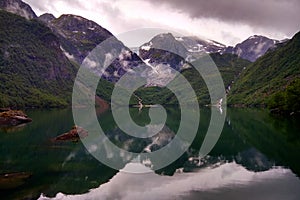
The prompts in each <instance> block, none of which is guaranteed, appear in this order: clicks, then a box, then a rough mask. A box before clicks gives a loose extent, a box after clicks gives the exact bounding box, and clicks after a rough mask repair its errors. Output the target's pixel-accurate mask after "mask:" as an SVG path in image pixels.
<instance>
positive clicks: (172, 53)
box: [139, 33, 188, 70]
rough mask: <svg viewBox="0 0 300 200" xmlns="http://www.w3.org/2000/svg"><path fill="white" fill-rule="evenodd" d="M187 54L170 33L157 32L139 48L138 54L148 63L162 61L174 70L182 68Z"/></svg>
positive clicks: (152, 63) (155, 64) (154, 64)
mask: <svg viewBox="0 0 300 200" xmlns="http://www.w3.org/2000/svg"><path fill="white" fill-rule="evenodd" d="M179 55H182V57H180V56H179ZM187 55H188V51H187V49H186V48H185V47H184V45H183V44H181V43H180V42H179V41H177V40H176V39H175V37H174V36H173V35H172V34H171V33H164V34H159V35H157V36H155V37H154V38H152V39H151V40H150V41H149V42H148V43H145V44H143V45H142V46H141V47H140V49H139V56H140V57H141V58H142V59H143V60H147V62H148V63H149V64H151V65H153V66H157V65H158V64H161V63H164V64H168V65H169V66H170V67H172V68H173V69H176V70H180V69H182V67H183V64H184V62H185V61H184V59H183V58H186V57H187Z"/></svg>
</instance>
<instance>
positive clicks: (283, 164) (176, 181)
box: [0, 107, 300, 200]
mask: <svg viewBox="0 0 300 200" xmlns="http://www.w3.org/2000/svg"><path fill="white" fill-rule="evenodd" d="M26 113H27V114H28V116H29V117H31V118H32V119H33V122H32V123H29V124H27V125H25V126H22V127H14V128H7V127H6V128H0V151H1V153H0V174H6V173H13V172H25V173H30V174H31V176H30V177H29V178H26V179H24V180H22V181H20V182H19V183H18V184H17V185H15V186H14V184H12V185H13V186H11V187H8V186H7V188H6V185H5V184H1V182H0V196H1V199H41V200H48V199H57V200H62V199H80V200H81V199H84V200H86V199H186V200H189V199H191V200H192V199H263V200H266V199H272V200H274V199H275V200H276V199H280V200H282V199H295V200H296V199H300V179H299V176H300V161H299V160H300V135H299V133H300V124H299V118H295V117H294V118H291V119H285V118H279V117H271V116H270V115H269V114H268V112H267V111H266V110H259V109H232V108H231V109H227V116H226V121H225V124H224V128H223V131H222V134H221V136H220V138H219V140H218V142H217V144H216V145H215V147H214V148H213V150H212V151H211V152H210V153H209V155H207V156H205V157H204V158H201V159H199V156H198V151H199V148H200V147H201V144H202V142H203V139H204V137H205V133H206V131H207V129H208V125H209V122H210V116H211V111H210V109H207V108H204V109H201V113H200V116H201V117H200V119H201V120H200V122H199V130H198V133H197V135H196V137H195V139H194V142H193V143H192V145H191V146H190V148H188V150H187V151H186V152H185V153H184V154H182V155H181V157H180V158H178V159H177V160H176V161H175V162H173V163H172V164H170V165H168V166H166V167H164V168H162V169H158V170H156V171H150V170H149V172H148V173H144V174H132V173H127V172H126V169H127V168H141V167H144V168H145V167H149V166H150V167H151V165H152V166H153V165H155V164H156V163H155V162H154V161H153V162H151V161H149V160H143V158H141V157H136V158H132V157H126V158H125V157H122V156H120V155H114V154H112V155H109V152H108V153H107V156H112V157H114V156H120V163H122V165H121V166H122V168H123V169H122V168H121V169H120V170H116V169H112V168H110V167H107V166H105V165H104V164H102V163H100V162H99V161H98V160H97V159H95V158H94V157H93V156H92V155H91V154H89V152H88V151H87V150H86V148H85V146H84V145H83V144H82V142H81V141H78V142H71V141H60V142H54V141H53V140H51V139H53V138H55V137H56V136H58V135H60V134H62V133H65V132H68V131H69V130H70V129H71V127H72V126H73V125H74V122H73V118H72V111H71V110H69V109H66V110H28V111H26ZM130 114H131V116H132V118H133V120H134V121H135V122H136V123H137V124H139V125H143V126H144V125H146V124H148V123H149V122H150V118H149V116H148V109H143V110H142V111H141V112H139V111H138V109H137V108H132V109H130ZM167 114H168V118H167V122H166V124H165V126H164V128H163V134H162V135H165V138H167V139H170V138H172V137H173V136H174V133H176V131H177V130H178V127H179V123H180V109H178V108H176V107H168V108H167ZM220 115H221V113H220ZM223 115H224V113H223ZM98 121H99V124H100V125H101V127H102V129H103V130H104V131H105V134H106V135H107V138H109V139H110V140H111V142H113V143H114V144H115V145H117V146H119V147H122V148H123V147H124V148H125V147H126V148H127V149H128V150H130V151H133V152H142V151H145V149H146V148H151V149H152V150H153V151H155V150H157V149H159V148H161V147H162V146H160V145H166V144H165V143H164V144H163V143H159V144H160V145H158V144H156V146H154V145H152V146H150V147H149V144H151V140H149V139H138V138H132V137H129V136H127V135H125V134H124V133H123V132H122V131H121V130H120V129H118V127H117V126H116V123H115V122H114V119H113V117H112V113H111V112H110V110H108V111H106V112H102V111H101V112H98ZM160 138H163V137H160ZM144 161H147V162H144ZM149 162H150V164H149Z"/></svg>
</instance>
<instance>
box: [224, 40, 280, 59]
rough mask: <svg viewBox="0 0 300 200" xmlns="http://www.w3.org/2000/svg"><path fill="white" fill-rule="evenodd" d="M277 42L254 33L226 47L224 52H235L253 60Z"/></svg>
mask: <svg viewBox="0 0 300 200" xmlns="http://www.w3.org/2000/svg"><path fill="white" fill-rule="evenodd" d="M278 43H280V41H278V40H273V39H270V38H267V37H264V36H260V35H254V36H251V37H249V38H248V39H246V40H245V41H243V42H241V43H239V44H237V45H236V46H235V47H228V48H227V49H226V50H225V53H232V54H236V55H238V56H239V57H241V58H243V59H246V60H249V61H251V62H254V61H256V60H257V59H258V58H259V57H261V56H263V55H264V54H265V53H266V52H267V51H268V50H269V49H272V48H275V47H276V45H277V44H278Z"/></svg>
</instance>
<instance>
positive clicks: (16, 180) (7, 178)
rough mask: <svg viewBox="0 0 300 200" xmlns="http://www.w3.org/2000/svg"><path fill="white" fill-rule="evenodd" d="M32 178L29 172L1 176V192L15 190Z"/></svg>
mask: <svg viewBox="0 0 300 200" xmlns="http://www.w3.org/2000/svg"><path fill="white" fill-rule="evenodd" d="M31 176H32V174H31V173H29V172H18V173H7V174H0V190H7V189H14V188H17V187H19V186H21V185H23V184H25V182H26V180H27V179H28V178H30V177H31Z"/></svg>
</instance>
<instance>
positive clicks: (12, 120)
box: [0, 110, 32, 126]
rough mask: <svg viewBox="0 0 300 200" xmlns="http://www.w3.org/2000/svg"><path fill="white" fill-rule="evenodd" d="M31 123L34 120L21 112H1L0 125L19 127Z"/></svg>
mask: <svg viewBox="0 0 300 200" xmlns="http://www.w3.org/2000/svg"><path fill="white" fill-rule="evenodd" d="M31 121H32V119H30V118H29V117H28V116H27V115H26V114H25V113H24V112H23V111H21V110H7V111H4V112H0V125H3V126H17V125H20V124H23V123H28V122H31Z"/></svg>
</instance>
